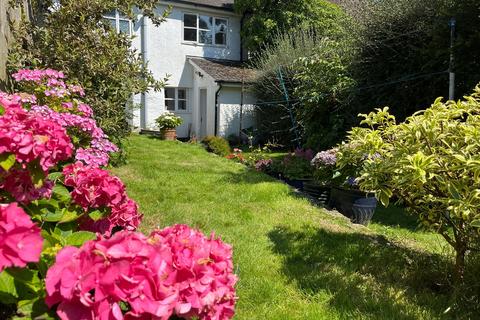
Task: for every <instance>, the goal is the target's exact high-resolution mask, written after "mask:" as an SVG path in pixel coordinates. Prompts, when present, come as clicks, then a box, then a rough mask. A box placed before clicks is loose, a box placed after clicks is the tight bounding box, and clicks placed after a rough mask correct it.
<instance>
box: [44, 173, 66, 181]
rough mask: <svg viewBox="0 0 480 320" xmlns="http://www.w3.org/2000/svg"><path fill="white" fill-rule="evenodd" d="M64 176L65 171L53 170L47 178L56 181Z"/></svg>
mask: <svg viewBox="0 0 480 320" xmlns="http://www.w3.org/2000/svg"><path fill="white" fill-rule="evenodd" d="M62 176H63V173H61V172H51V173H49V174H48V176H47V178H48V180H52V181H56V180H58V179H60V178H61V177H62Z"/></svg>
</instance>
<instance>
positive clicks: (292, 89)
mask: <svg viewBox="0 0 480 320" xmlns="http://www.w3.org/2000/svg"><path fill="white" fill-rule="evenodd" d="M342 17H343V18H345V19H342ZM336 20H337V21H338V26H337V28H336V29H340V28H342V27H343V26H342V24H343V23H344V21H347V19H346V17H345V16H344V15H343V13H342V12H341V11H338V18H337V19H336ZM349 43H350V40H349V38H348V37H347V36H340V34H337V35H336V36H331V35H330V34H329V33H328V32H326V33H325V34H323V33H322V32H321V31H318V30H315V29H310V28H308V29H299V30H296V31H294V32H289V33H283V34H278V35H277V36H276V37H275V38H274V40H273V42H272V44H271V45H267V46H266V47H265V48H264V49H263V50H262V51H261V54H259V55H258V56H257V58H256V59H254V61H253V62H252V64H253V66H254V67H255V68H256V69H258V70H259V73H258V76H257V79H256V82H255V83H254V85H253V90H254V92H255V95H256V96H257V97H258V98H259V100H260V102H261V103H260V106H259V108H258V110H259V111H258V112H257V115H258V120H259V125H258V127H259V131H260V136H263V137H268V138H270V139H271V138H272V137H275V138H276V140H279V141H280V142H281V143H282V144H286V145H292V144H293V141H292V140H293V139H294V138H295V137H294V134H293V132H292V126H293V124H292V121H291V118H290V115H289V110H288V108H287V104H286V103H285V94H284V93H285V92H284V88H283V86H282V83H281V81H280V78H282V79H283V84H284V85H285V89H286V90H287V92H288V95H289V99H290V102H291V103H290V107H292V109H293V113H294V116H295V120H296V121H295V122H296V125H297V126H298V128H297V129H298V130H297V131H298V133H299V135H300V138H301V141H302V143H303V144H306V145H307V146H308V147H313V148H316V149H319V148H326V147H330V146H331V145H333V144H335V143H337V142H338V141H339V139H341V138H342V136H343V132H344V127H343V123H344V122H345V119H344V117H345V116H350V113H349V112H348V111H342V110H343V107H344V106H347V107H348V103H347V102H348V100H349V97H350V93H349V91H348V89H349V88H350V87H351V86H352V85H353V80H352V79H351V77H350V76H349V70H348V67H349V65H350V63H351V61H350V59H352V57H353V56H352V50H351V49H350V46H349ZM280 73H281V77H280ZM269 102H273V103H269ZM264 139H265V138H264Z"/></svg>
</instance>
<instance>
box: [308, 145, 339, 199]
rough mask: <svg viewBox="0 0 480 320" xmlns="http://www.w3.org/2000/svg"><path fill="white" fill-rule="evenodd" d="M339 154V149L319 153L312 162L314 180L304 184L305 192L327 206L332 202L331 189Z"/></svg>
mask: <svg viewBox="0 0 480 320" xmlns="http://www.w3.org/2000/svg"><path fill="white" fill-rule="evenodd" d="M337 152H338V150H337V149H330V150H327V151H321V152H319V153H317V154H316V155H315V157H314V158H313V159H312V161H311V162H310V163H311V165H312V167H313V180H312V181H310V182H306V183H304V191H305V192H306V193H308V194H309V195H311V196H313V197H315V198H316V199H317V200H319V201H320V202H321V203H322V204H323V205H325V206H326V205H328V204H329V202H330V194H331V187H332V184H334V180H335V179H334V175H335V171H336V163H337Z"/></svg>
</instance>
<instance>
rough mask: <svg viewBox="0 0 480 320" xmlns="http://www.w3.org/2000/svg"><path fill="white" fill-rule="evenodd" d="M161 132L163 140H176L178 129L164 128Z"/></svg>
mask: <svg viewBox="0 0 480 320" xmlns="http://www.w3.org/2000/svg"><path fill="white" fill-rule="evenodd" d="M160 133H161V136H162V139H163V140H167V141H175V140H176V139H177V130H175V129H162V130H161V131H160Z"/></svg>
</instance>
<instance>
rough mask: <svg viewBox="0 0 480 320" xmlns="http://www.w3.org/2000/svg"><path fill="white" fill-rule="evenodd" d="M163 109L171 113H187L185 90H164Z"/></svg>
mask: <svg viewBox="0 0 480 320" xmlns="http://www.w3.org/2000/svg"><path fill="white" fill-rule="evenodd" d="M165 109H167V110H168V111H172V112H175V111H180V112H187V111H188V101H187V89H185V88H165Z"/></svg>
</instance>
